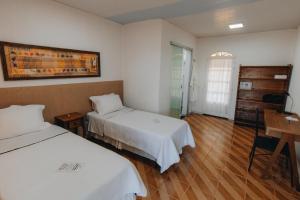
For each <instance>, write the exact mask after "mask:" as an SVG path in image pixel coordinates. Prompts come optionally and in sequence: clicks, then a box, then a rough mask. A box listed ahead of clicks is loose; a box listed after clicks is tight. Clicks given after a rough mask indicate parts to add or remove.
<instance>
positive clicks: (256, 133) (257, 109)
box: [255, 108, 259, 136]
mask: <svg viewBox="0 0 300 200" xmlns="http://www.w3.org/2000/svg"><path fill="white" fill-rule="evenodd" d="M258 131H259V108H256V110H255V136H258Z"/></svg>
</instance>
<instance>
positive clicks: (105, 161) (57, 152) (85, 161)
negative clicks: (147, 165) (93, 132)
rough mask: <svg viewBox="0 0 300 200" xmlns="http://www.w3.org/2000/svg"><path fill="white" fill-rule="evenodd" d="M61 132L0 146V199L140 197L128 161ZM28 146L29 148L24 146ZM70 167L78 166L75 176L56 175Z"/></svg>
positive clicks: (136, 176) (138, 183)
mask: <svg viewBox="0 0 300 200" xmlns="http://www.w3.org/2000/svg"><path fill="white" fill-rule="evenodd" d="M65 132H66V130H65V129H62V128H60V127H57V126H54V125H53V126H51V127H50V128H48V129H46V130H43V131H40V132H36V133H32V134H29V135H26V136H24V137H23V136H21V137H17V138H13V139H10V141H4V140H2V141H0V146H1V147H2V148H1V149H0V150H1V151H0V153H1V152H2V154H0V199H1V200H41V199H43V200H53V199H55V200H67V199H68V200H69V199H70V200H71V199H72V200H108V199H110V200H120V199H122V200H123V199H127V198H134V195H133V194H135V193H136V194H137V195H140V196H146V193H147V191H146V189H145V186H144V184H143V182H142V180H141V178H140V176H139V174H138V172H137V170H136V168H135V167H134V166H133V165H132V164H131V162H129V161H128V160H127V159H125V158H123V157H121V156H119V155H118V154H116V153H114V152H112V151H109V150H107V149H105V148H102V147H100V146H98V145H96V144H93V143H91V142H89V141H87V140H85V139H83V138H81V137H79V136H77V135H75V134H73V133H69V132H67V133H65ZM45 135H46V136H45ZM46 138H49V139H46ZM45 139H46V140H45ZM28 142H31V144H32V143H34V144H32V145H29V146H26V145H28V144H29V143H28ZM24 145H25V146H26V147H23V148H20V149H16V148H17V147H18V146H19V147H22V146H24ZM14 149H16V150H14ZM8 150H12V151H10V152H7V151H8ZM5 152H7V153H5ZM70 162H71V163H80V164H81V165H82V167H81V168H80V169H79V170H78V171H72V172H61V171H58V168H59V167H60V166H61V165H62V164H63V163H70Z"/></svg>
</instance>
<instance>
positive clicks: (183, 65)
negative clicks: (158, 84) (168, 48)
mask: <svg viewBox="0 0 300 200" xmlns="http://www.w3.org/2000/svg"><path fill="white" fill-rule="evenodd" d="M191 66H192V51H191V50H188V49H185V48H183V47H179V46H176V45H172V66H171V88H170V90H171V91H170V93H171V94H170V96H171V100H170V101H171V102H170V115H171V116H172V117H176V118H181V117H182V116H186V115H187V113H188V103H189V85H190V72H191Z"/></svg>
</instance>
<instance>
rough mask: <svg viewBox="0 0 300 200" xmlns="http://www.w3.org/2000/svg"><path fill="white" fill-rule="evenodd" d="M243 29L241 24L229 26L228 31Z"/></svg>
mask: <svg viewBox="0 0 300 200" xmlns="http://www.w3.org/2000/svg"><path fill="white" fill-rule="evenodd" d="M243 27H244V24H242V23H239V24H230V25H229V28H230V29H238V28H243Z"/></svg>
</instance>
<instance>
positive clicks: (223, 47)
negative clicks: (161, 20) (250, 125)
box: [192, 30, 297, 119]
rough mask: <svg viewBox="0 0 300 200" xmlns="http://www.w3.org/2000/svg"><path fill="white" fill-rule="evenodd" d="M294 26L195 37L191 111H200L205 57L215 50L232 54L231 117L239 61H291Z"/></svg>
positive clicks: (278, 62)
mask: <svg viewBox="0 0 300 200" xmlns="http://www.w3.org/2000/svg"><path fill="white" fill-rule="evenodd" d="M296 35H297V32H296V30H282V31H271V32H261V33H251V34H242V35H233V36H224V37H212V38H201V39H199V40H198V44H197V45H198V69H197V71H198V72H197V73H198V77H199V81H198V87H199V95H198V97H199V100H198V101H197V102H195V103H193V105H192V110H193V111H194V112H198V113H202V111H203V104H202V102H203V101H204V95H205V88H206V82H207V81H206V75H207V66H208V61H209V57H210V55H211V54H212V53H214V52H217V51H228V52H230V53H232V54H233V55H234V57H235V65H234V74H233V77H234V80H233V83H234V84H233V90H232V93H233V95H232V99H231V102H232V105H231V109H230V110H231V112H230V118H231V119H233V117H234V110H235V99H236V91H237V90H236V88H237V82H238V69H239V65H288V64H293V58H294V51H295V41H296Z"/></svg>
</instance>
